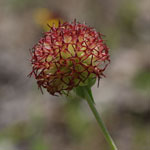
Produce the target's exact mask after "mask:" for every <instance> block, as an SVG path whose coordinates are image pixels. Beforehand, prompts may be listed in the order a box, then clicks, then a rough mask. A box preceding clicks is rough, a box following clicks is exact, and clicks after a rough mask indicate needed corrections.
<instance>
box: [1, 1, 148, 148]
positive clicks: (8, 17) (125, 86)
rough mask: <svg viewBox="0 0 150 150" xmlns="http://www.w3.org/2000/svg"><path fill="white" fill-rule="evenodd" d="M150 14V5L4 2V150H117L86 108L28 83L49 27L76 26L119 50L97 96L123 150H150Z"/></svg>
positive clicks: (112, 49) (2, 109)
mask: <svg viewBox="0 0 150 150" xmlns="http://www.w3.org/2000/svg"><path fill="white" fill-rule="evenodd" d="M149 14H150V1H149V0H142V1H141V0H113V1H112V0H105V1H103V0H55V1H53V0H0V150H108V149H109V147H108V144H107V143H106V141H105V139H104V136H103V135H102V133H101V131H100V129H99V127H98V125H97V122H96V121H95V118H94V117H93V115H92V113H91V111H90V109H89V107H88V105H87V104H86V102H84V101H82V102H80V101H78V100H77V99H72V100H65V98H62V97H53V96H51V95H49V94H48V93H47V92H46V91H44V94H43V95H42V93H41V92H40V90H38V88H37V84H36V81H35V80H34V79H33V78H28V77H27V75H28V74H29V73H30V72H31V64H30V54H29V49H30V48H32V47H33V45H34V44H35V43H36V42H37V41H38V40H39V38H40V37H41V35H42V32H45V31H48V28H47V25H46V24H47V23H49V24H50V25H51V24H53V23H55V24H56V26H57V24H58V20H60V21H61V22H63V21H73V20H74V19H75V18H76V19H77V21H79V22H81V23H83V22H86V23H87V24H88V25H90V26H92V27H94V28H96V30H97V31H99V32H101V33H103V34H104V35H106V37H105V40H106V42H107V44H108V46H109V47H110V49H111V51H110V53H111V64H110V65H109V67H108V68H107V70H106V72H105V75H106V76H107V77H106V78H103V79H102V80H101V81H100V87H99V88H97V86H96V85H95V86H94V87H93V93H94V97H95V101H96V107H97V109H98V111H99V113H100V114H101V116H102V118H103V120H104V122H105V124H106V126H107V127H108V129H109V131H110V133H111V135H112V137H113V138H114V140H115V141H116V144H117V145H118V147H119V150H149V149H150V15H149ZM99 131H100V132H99Z"/></svg>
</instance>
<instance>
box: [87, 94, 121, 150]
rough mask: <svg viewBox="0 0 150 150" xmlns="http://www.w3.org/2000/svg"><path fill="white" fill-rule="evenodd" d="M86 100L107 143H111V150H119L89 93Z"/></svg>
mask: <svg viewBox="0 0 150 150" xmlns="http://www.w3.org/2000/svg"><path fill="white" fill-rule="evenodd" d="M86 93H87V92H86ZM86 100H87V103H88V105H89V107H90V109H91V111H92V112H93V115H94V116H95V118H96V120H97V122H98V124H99V126H100V128H101V130H102V132H103V134H104V136H105V138H106V140H107V142H108V143H109V145H110V147H111V149H112V150H118V148H117V147H116V145H115V143H114V141H113V139H112V138H111V136H110V134H109V132H108V130H107V129H106V127H105V124H104V123H103V121H102V119H101V117H100V115H99V113H98V111H97V110H96V107H95V104H94V103H93V101H92V99H91V97H90V95H89V94H88V93H87V95H86Z"/></svg>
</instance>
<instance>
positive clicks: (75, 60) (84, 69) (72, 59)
mask: <svg viewBox="0 0 150 150" xmlns="http://www.w3.org/2000/svg"><path fill="white" fill-rule="evenodd" d="M31 55H32V59H31V63H32V69H33V70H32V72H31V73H30V75H32V74H34V76H35V79H36V80H37V84H38V86H39V87H40V88H41V87H43V88H46V89H47V91H48V92H49V93H51V94H52V95H55V94H56V93H59V94H63V93H64V92H65V93H66V92H67V93H68V92H69V91H70V90H72V89H73V88H74V87H77V86H83V85H86V84H87V80H88V79H89V78H96V77H98V79H100V77H101V76H102V75H103V72H104V70H105V68H106V67H107V65H108V63H109V54H108V47H107V46H106V44H105V43H104V42H103V39H102V34H100V33H98V32H96V31H95V29H93V28H91V27H88V26H86V25H85V24H80V23H77V22H76V21H74V22H72V23H67V22H65V23H63V24H61V23H59V27H57V28H56V27H54V26H53V27H50V31H49V32H46V33H44V36H43V37H42V38H41V39H40V40H39V42H38V43H37V44H36V45H35V46H34V47H33V49H32V51H31Z"/></svg>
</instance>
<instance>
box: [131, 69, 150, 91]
mask: <svg viewBox="0 0 150 150" xmlns="http://www.w3.org/2000/svg"><path fill="white" fill-rule="evenodd" d="M133 84H134V85H135V87H136V88H138V89H140V90H144V91H148V92H149V91H150V71H149V70H142V71H140V72H138V73H137V74H136V76H135V77H134V79H133Z"/></svg>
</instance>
